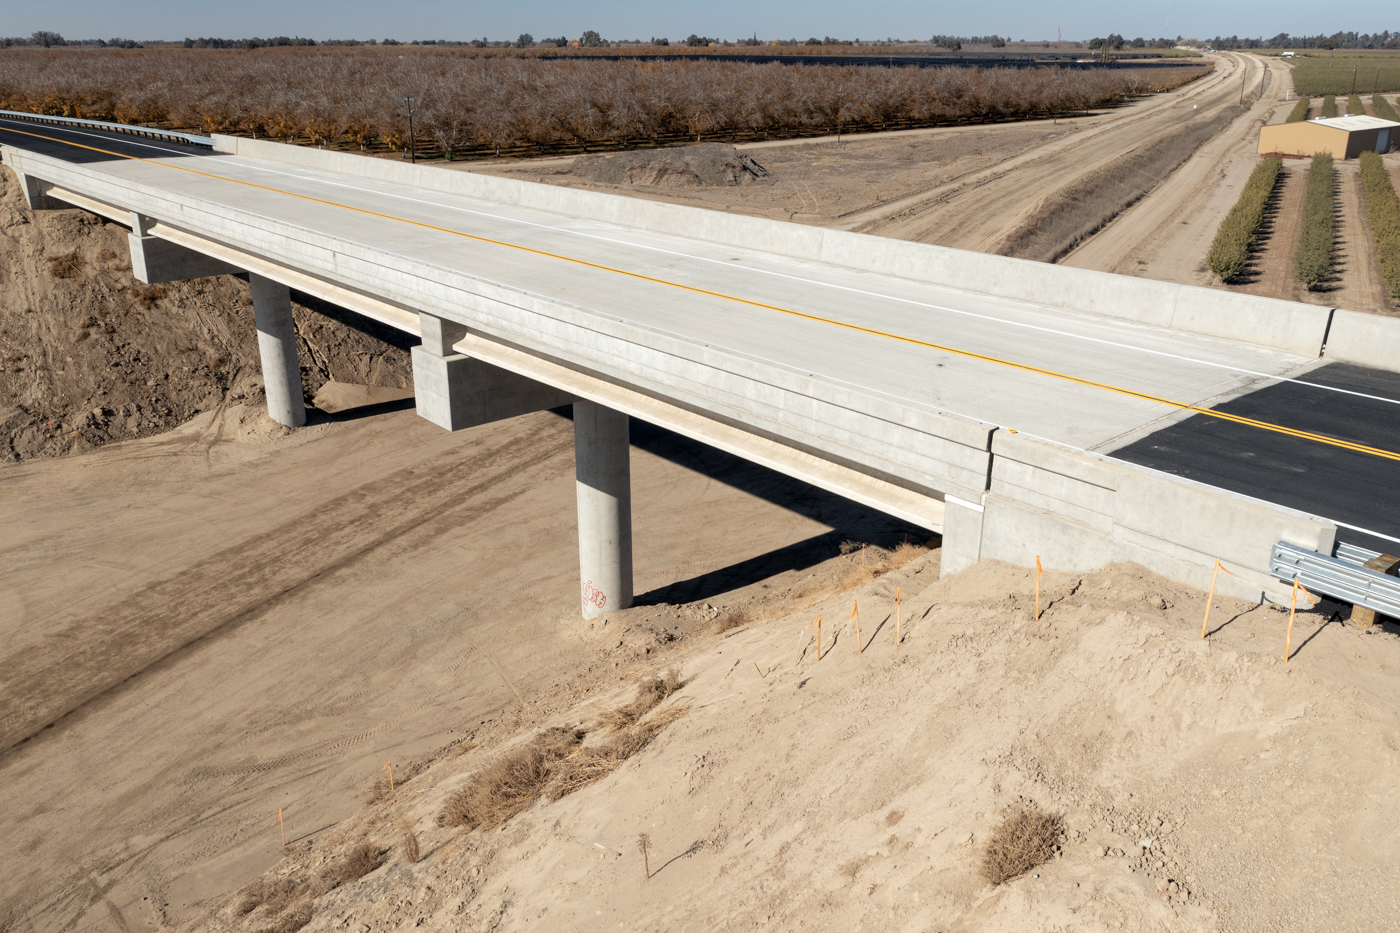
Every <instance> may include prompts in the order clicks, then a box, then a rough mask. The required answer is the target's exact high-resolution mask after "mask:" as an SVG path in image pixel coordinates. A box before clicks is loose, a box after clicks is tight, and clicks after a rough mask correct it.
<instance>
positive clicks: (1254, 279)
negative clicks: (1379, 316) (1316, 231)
mask: <svg viewBox="0 0 1400 933" xmlns="http://www.w3.org/2000/svg"><path fill="white" fill-rule="evenodd" d="M1393 159H1394V157H1393V156H1392V160H1393ZM1392 164H1394V165H1397V166H1400V162H1394V161H1392ZM1335 165H1336V169H1337V187H1336V190H1337V208H1336V211H1337V212H1336V216H1337V230H1336V239H1335V241H1334V247H1333V254H1332V262H1333V266H1332V274H1331V276H1329V277H1328V278H1327V279H1326V280H1325V281H1323V282H1322V283H1321V284H1320V285H1319V286H1318V287H1317V288H1315V289H1313V290H1309V289H1307V288H1306V287H1305V286H1303V285H1302V283H1300V282H1299V281H1298V277H1297V275H1296V273H1295V271H1294V255H1295V252H1296V249H1297V242H1298V230H1299V222H1300V220H1301V217H1302V212H1303V189H1304V177H1305V175H1306V172H1307V161H1306V160H1303V161H1294V160H1285V162H1284V171H1283V173H1282V177H1281V178H1280V184H1279V187H1278V189H1277V190H1276V191H1275V195H1274V203H1273V204H1272V205H1271V208H1270V212H1271V215H1272V226H1271V228H1270V229H1267V230H1265V231H1264V232H1263V234H1262V235H1261V237H1260V239H1259V241H1258V242H1257V243H1256V246H1255V251H1254V255H1253V258H1252V260H1251V264H1250V268H1249V270H1248V271H1247V272H1246V273H1245V275H1244V276H1243V277H1242V279H1241V281H1240V282H1238V283H1237V284H1232V285H1225V286H1220V287H1224V288H1230V289H1232V290H1239V291H1243V292H1246V293H1248V294H1251V295H1263V296H1266V297H1269V298H1285V299H1288V300H1291V301H1302V302H1307V303H1309V304H1317V305H1326V306H1328V307H1333V308H1348V309H1350V310H1354V311H1370V312H1373V313H1391V314H1400V309H1397V307H1396V304H1395V302H1394V301H1393V300H1392V299H1390V297H1389V296H1388V294H1387V292H1386V289H1385V286H1384V282H1383V280H1382V278H1381V273H1380V267H1379V266H1378V264H1377V263H1376V257H1375V244H1374V241H1373V239H1372V237H1371V235H1370V228H1369V225H1368V224H1367V222H1366V218H1365V216H1364V207H1363V202H1362V198H1363V195H1362V191H1361V182H1360V176H1359V172H1358V168H1357V165H1356V163H1355V162H1354V161H1353V162H1337V163H1335Z"/></svg>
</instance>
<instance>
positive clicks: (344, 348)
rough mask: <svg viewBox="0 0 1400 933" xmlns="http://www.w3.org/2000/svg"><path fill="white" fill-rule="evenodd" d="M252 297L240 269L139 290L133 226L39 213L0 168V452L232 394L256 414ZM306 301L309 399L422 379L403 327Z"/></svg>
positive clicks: (170, 419)
mask: <svg viewBox="0 0 1400 933" xmlns="http://www.w3.org/2000/svg"><path fill="white" fill-rule="evenodd" d="M251 301H252V299H251V296H250V294H249V290H248V285H247V283H246V282H244V281H242V280H240V279H237V278H234V277H232V276H219V277H215V278H207V279H195V280H192V281H187V282H176V283H171V284H167V285H151V286H147V285H142V284H141V283H139V282H137V281H136V280H135V279H133V278H132V276H131V263H130V251H129V249H128V247H127V230H126V228H124V227H122V226H120V225H117V224H112V223H108V222H106V221H104V220H103V219H102V218H99V217H95V216H93V215H92V214H88V213H86V212H84V211H78V210H61V211H39V212H37V213H31V212H30V211H29V210H27V209H26V208H25V206H24V200H23V197H22V195H21V192H20V190H19V185H18V184H17V183H16V180H15V176H14V174H13V173H12V172H11V171H10V170H9V168H0V459H3V460H11V461H14V460H27V459H29V458H32V457H52V456H58V455H61V454H65V453H71V452H75V451H83V450H91V449H93V448H95V447H98V446H101V445H102V444H104V443H107V442H109V441H113V440H126V439H130V438H137V437H149V436H151V435H155V434H160V433H162V432H165V431H168V430H170V429H171V428H173V427H175V426H176V425H178V424H182V423H184V422H185V421H187V420H189V419H190V418H191V417H193V416H194V415H195V414H197V413H199V412H201V411H210V410H213V409H215V408H217V407H219V406H220V405H222V404H224V403H226V402H230V401H231V402H240V401H241V402H246V403H248V405H249V406H250V411H251V410H252V407H254V406H256V405H257V404H259V403H260V402H261V399H262V377H261V371H260V366H259V363H258V345H257V333H256V331H255V329H254V326H253V309H252V304H251ZM301 301H302V303H299V304H297V305H295V306H294V315H295V318H296V323H297V336H298V343H299V349H300V355H301V365H302V383H303V387H304V389H305V390H306V393H307V397H308V400H309V399H310V398H311V397H312V396H314V394H315V393H316V390H317V389H319V388H320V387H321V386H322V385H323V384H324V383H326V382H328V381H330V380H335V381H338V382H350V383H359V384H368V385H381V386H393V387H400V388H401V387H406V386H410V385H411V384H412V377H411V366H410V362H409V358H408V353H407V351H406V349H405V347H406V346H407V345H406V344H405V342H404V341H403V339H402V338H401V335H398V334H396V333H394V332H391V331H388V330H387V329H384V328H378V327H377V325H374V323H373V322H362V324H363V326H364V327H365V331H366V332H361V331H360V330H356V329H354V328H352V327H347V326H345V325H344V324H342V323H340V322H339V321H338V320H336V319H333V318H328V317H326V316H324V315H323V314H315V313H312V312H311V311H309V310H308V308H307V305H308V304H314V303H315V300H314V299H309V298H305V299H301ZM317 306H318V307H320V306H319V305H317ZM323 310H326V311H330V312H331V313H333V314H335V315H337V316H340V317H341V319H345V317H348V312H344V311H339V310H338V309H331V308H323Z"/></svg>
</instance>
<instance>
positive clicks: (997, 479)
mask: <svg viewBox="0 0 1400 933" xmlns="http://www.w3.org/2000/svg"><path fill="white" fill-rule="evenodd" d="M992 454H993V460H992V484H991V490H990V491H989V492H988V494H987V495H986V496H985V497H984V499H983V503H982V504H983V509H984V511H983V516H982V522H981V532H980V533H981V541H980V549H979V552H978V558H979V559H981V560H1002V561H1006V562H1008V563H1013V564H1017V565H1020V566H1023V567H1034V566H1035V559H1036V557H1037V556H1039V557H1040V559H1041V561H1042V563H1043V564H1044V566H1045V567H1047V568H1050V569H1057V570H1075V571H1088V570H1093V569H1096V568H1098V567H1102V566H1104V565H1106V564H1109V563H1114V562H1119V561H1133V562H1136V563H1140V564H1142V565H1144V566H1146V567H1150V568H1151V569H1152V570H1154V571H1156V572H1157V573H1160V574H1162V575H1163V576H1166V577H1168V578H1171V579H1174V580H1178V581H1180V582H1183V583H1187V584H1190V585H1192V586H1198V587H1201V588H1203V589H1204V588H1205V587H1207V586H1209V585H1210V577H1211V572H1212V569H1213V568H1214V565H1215V561H1216V559H1217V558H1218V559H1219V560H1220V561H1221V562H1222V563H1224V564H1225V566H1227V567H1229V568H1230V570H1232V571H1234V576H1233V577H1231V576H1229V575H1227V574H1221V575H1220V578H1219V583H1218V586H1217V588H1218V589H1220V590H1221V591H1222V592H1225V593H1229V594H1230V595H1234V596H1238V597H1240V598H1244V599H1259V598H1260V596H1261V594H1264V593H1267V594H1269V595H1271V596H1273V597H1274V598H1278V599H1283V598H1286V597H1287V595H1288V587H1287V586H1285V585H1284V584H1283V583H1281V582H1279V581H1277V580H1275V579H1274V578H1273V577H1271V576H1270V575H1269V555H1270V553H1271V551H1272V550H1273V546H1274V543H1275V542H1277V541H1289V542H1291V543H1293V544H1297V545H1300V546H1302V547H1306V548H1309V549H1311V550H1316V551H1320V552H1322V553H1325V554H1330V553H1331V552H1332V546H1333V544H1334V543H1335V540H1336V532H1337V529H1336V526H1335V525H1333V524H1332V523H1331V522H1328V521H1326V520H1325V519H1321V518H1318V517H1317V516H1314V515H1308V514H1306V513H1303V512H1298V511H1294V510H1292V509H1285V508H1282V507H1280V506H1275V505H1271V504H1268V503H1264V502H1259V501H1257V500H1254V499H1250V498H1247V497H1245V496H1238V495H1235V494H1233V493H1229V492H1226V491H1224V490H1220V489H1215V488H1212V487H1209V486H1204V485H1202V484H1200V483H1195V482H1192V481H1190V480H1185V479H1182V478H1180V477H1175V476H1168V475H1165V474H1162V473H1157V472H1154V471H1151V470H1147V469H1144V468H1141V467H1137V466H1135V465H1132V464H1127V463H1122V462H1119V461H1115V460H1111V459H1109V458H1106V457H1102V456H1100V455H1098V454H1092V453H1086V452H1082V451H1076V450H1073V449H1071V448H1067V447H1062V446H1060V445H1057V444H1054V443H1051V442H1049V441H1043V440H1039V439H1035V438H1030V437H1027V436H1026V435H1017V434H1011V433H1009V432H1006V431H998V432H996V434H995V435H994V436H993V439H992ZM950 524H951V523H950Z"/></svg>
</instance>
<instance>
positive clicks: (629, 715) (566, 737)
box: [438, 667, 689, 829]
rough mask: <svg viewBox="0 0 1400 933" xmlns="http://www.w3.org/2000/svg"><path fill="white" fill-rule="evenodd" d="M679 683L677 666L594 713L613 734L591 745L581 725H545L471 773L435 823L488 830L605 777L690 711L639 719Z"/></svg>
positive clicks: (677, 708) (677, 710) (676, 710)
mask: <svg viewBox="0 0 1400 933" xmlns="http://www.w3.org/2000/svg"><path fill="white" fill-rule="evenodd" d="M683 686H685V682H684V681H683V680H682V679H681V672H680V669H679V668H674V667H673V668H670V669H668V670H665V671H662V672H661V673H659V674H656V675H655V676H652V677H648V678H646V679H645V680H643V681H642V682H641V683H639V684H638V685H637V696H636V697H635V698H634V699H633V700H632V701H631V702H630V703H627V704H625V705H624V706H620V707H617V708H616V709H611V710H607V711H605V712H604V713H603V714H602V715H600V716H599V717H598V726H599V727H600V728H606V729H607V730H608V731H609V732H611V733H612V734H611V735H610V736H609V737H608V738H607V739H606V740H604V741H602V742H599V743H597V744H594V745H584V744H583V739H584V736H585V735H586V734H587V733H586V732H585V730H583V729H575V728H559V727H556V728H553V729H546V730H545V731H544V732H541V733H540V734H539V735H537V736H535V737H534V738H533V739H531V740H530V741H529V742H527V743H526V744H525V745H523V746H521V747H520V748H517V749H515V750H513V751H510V752H507V753H505V754H504V755H501V756H500V757H499V758H497V759H496V760H495V761H493V762H491V763H490V764H488V765H487V766H486V767H484V768H482V769H481V770H480V771H478V772H476V774H474V775H472V777H471V779H470V780H469V781H468V782H467V786H466V787H464V788H462V789H461V790H459V791H458V792H457V793H455V794H453V795H452V796H451V797H449V798H448V800H447V804H446V806H444V807H443V810H442V813H440V814H439V815H438V823H440V824H441V825H443V826H462V827H464V828H466V829H493V828H495V827H497V826H500V825H501V824H502V823H504V822H505V821H506V820H508V819H510V818H511V817H513V816H515V815H516V814H517V813H520V812H522V811H524V810H526V809H528V808H529V807H530V805H531V804H533V803H534V802H535V801H536V800H537V799H539V798H540V797H542V796H543V797H547V798H548V799H549V800H558V799H560V798H561V797H564V796H567V795H568V794H571V793H573V792H574V791H576V790H578V789H579V788H581V787H587V786H588V785H589V784H592V783H593V782H594V781H598V780H601V779H602V778H604V777H607V776H608V775H609V774H611V773H613V772H614V771H616V770H617V769H618V767H619V766H621V764H622V763H623V762H624V761H626V760H627V759H628V758H631V757H632V756H633V755H635V754H636V753H637V752H639V751H641V750H642V749H643V748H645V747H646V745H647V743H648V742H650V741H651V740H652V739H653V738H655V737H656V735H657V734H658V733H660V732H661V731H662V730H663V729H665V728H666V727H667V726H669V725H670V724H671V723H673V722H675V721H676V720H678V719H680V718H681V717H683V716H684V715H685V714H686V713H688V712H689V709H688V708H687V707H683V706H673V707H671V708H669V709H665V710H662V711H661V712H659V713H657V714H656V715H654V716H651V717H650V718H646V719H645V721H643V718H644V717H646V715H647V714H648V713H650V712H651V711H652V710H654V709H655V708H656V707H657V706H658V705H660V703H661V702H662V701H663V700H665V699H666V698H667V697H669V696H671V695H673V694H674V693H676V691H678V690H680V689H681V687H683Z"/></svg>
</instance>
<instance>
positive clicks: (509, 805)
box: [438, 728, 585, 829]
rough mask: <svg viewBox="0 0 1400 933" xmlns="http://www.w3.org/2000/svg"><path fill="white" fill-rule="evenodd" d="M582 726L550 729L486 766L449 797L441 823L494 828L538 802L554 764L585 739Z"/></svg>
mask: <svg viewBox="0 0 1400 933" xmlns="http://www.w3.org/2000/svg"><path fill="white" fill-rule="evenodd" d="M584 734H585V733H584V731H583V730H582V729H566V728H553V729H546V730H545V731H544V732H541V733H540V734H539V735H537V736H535V737H534V738H533V739H531V740H530V741H529V742H527V743H526V744H525V745H524V746H522V747H520V748H517V749H515V750H514V751H510V752H507V753H505V754H504V755H502V756H500V757H499V758H497V759H496V760H495V761H493V762H491V763H490V764H488V765H487V766H486V767H484V768H482V769H481V770H480V771H478V772H477V773H476V774H474V775H472V779H471V780H470V781H469V782H468V783H467V786H466V787H464V788H462V789H461V790H459V791H458V792H457V793H455V794H453V795H452V796H451V797H449V798H448V800H447V805H446V806H445V807H444V808H443V811H442V813H441V815H440V816H439V817H438V822H439V823H441V824H442V825H444V826H462V827H465V828H466V829H478V828H480V829H492V828H494V827H496V826H499V825H501V824H502V823H504V822H505V821H506V820H508V819H510V818H511V817H512V816H515V814H517V813H519V812H520V811H522V810H524V809H526V808H527V807H529V806H530V804H532V803H534V802H535V800H536V799H537V798H539V796H540V794H541V793H543V792H544V787H545V785H546V784H548V783H549V781H550V779H551V778H552V777H553V776H554V765H555V764H556V763H557V762H558V761H559V760H560V759H562V758H564V757H566V756H567V755H568V754H569V753H570V752H571V751H573V750H574V749H575V748H577V747H578V746H579V744H580V743H581V742H582V741H583V736H584Z"/></svg>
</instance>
